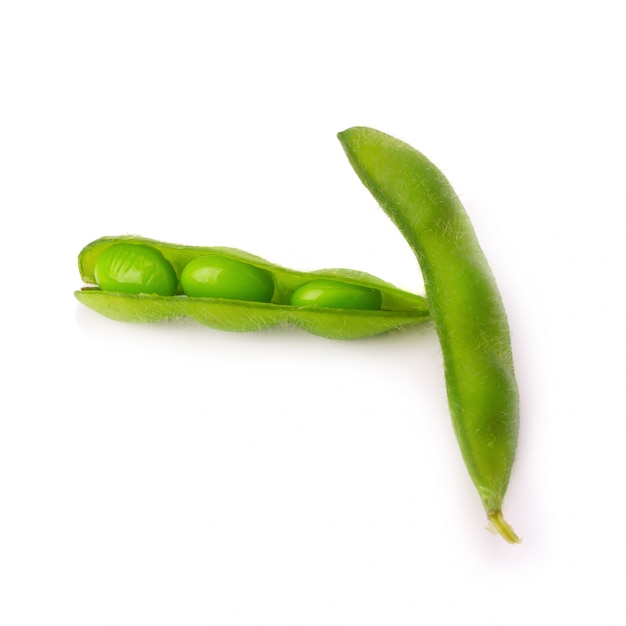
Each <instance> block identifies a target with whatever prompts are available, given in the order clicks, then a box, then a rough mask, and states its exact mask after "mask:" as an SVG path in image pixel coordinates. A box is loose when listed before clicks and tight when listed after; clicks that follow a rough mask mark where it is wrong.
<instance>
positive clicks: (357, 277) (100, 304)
mask: <svg viewBox="0 0 626 626" xmlns="http://www.w3.org/2000/svg"><path fill="white" fill-rule="evenodd" d="M120 244H121V245H125V246H126V245H128V246H144V247H149V248H151V249H154V251H156V252H158V254H159V255H162V256H163V258H165V260H166V261H167V262H168V263H169V264H170V265H171V266H172V267H173V268H174V271H175V272H176V276H178V277H180V276H181V274H182V272H183V270H184V269H185V267H187V266H188V265H190V264H191V263H192V262H194V261H195V260H196V259H199V258H201V257H208V256H220V257H226V258H228V259H230V260H232V261H237V262H241V263H242V264H247V265H248V266H250V267H252V268H254V270H258V271H257V272H255V274H256V275H257V276H258V275H259V272H261V273H266V274H263V275H265V276H268V275H269V276H271V278H272V280H273V283H274V288H273V289H274V295H273V296H272V297H271V301H268V302H260V301H258V300H257V301H246V300H238V299H229V298H226V297H224V296H225V295H226V294H225V293H223V292H222V293H221V295H219V296H216V297H210V296H189V295H184V294H183V290H182V289H181V288H178V289H177V292H176V294H175V295H171V296H161V295H151V294H150V295H148V294H145V293H139V294H137V293H128V292H124V291H122V290H119V291H118V290H115V289H113V290H104V289H102V288H101V287H99V286H98V285H97V281H96V278H95V272H94V270H95V266H96V264H97V262H98V260H99V259H100V257H101V256H102V255H103V254H105V252H106V251H107V250H109V249H110V248H112V247H115V246H118V245H120ZM136 249H137V248H135V250H136ZM192 267H193V266H192ZM78 271H79V273H80V276H81V278H82V280H83V283H84V285H83V287H82V288H81V289H80V290H78V291H75V292H74V295H75V296H76V298H77V300H78V301H79V302H81V303H82V304H84V305H85V306H87V307H89V308H90V309H92V310H93V311H96V312H97V313H99V314H101V315H104V316H106V317H108V318H110V319H113V320H117V321H120V322H130V323H160V322H166V321H169V320H178V319H181V318H186V319H191V320H194V321H196V322H198V323H200V324H203V325H205V326H209V327H211V328H218V329H220V330H226V331H231V332H250V331H256V330H264V329H268V328H273V327H276V326H285V325H292V326H295V327H297V328H301V329H302V330H304V331H306V332H309V333H313V334H315V335H320V336H322V337H327V338H328V339H342V340H347V339H362V338H366V337H372V336H374V335H379V334H381V333H385V332H388V331H391V330H396V329H400V328H408V327H411V326H414V325H417V324H424V323H428V321H429V320H430V318H429V315H428V306H427V302H426V299H425V298H423V297H422V296H418V295H416V294H412V293H409V292H406V291H403V290H401V289H398V288H397V287H394V286H393V285H391V284H390V283H388V282H385V281H383V280H381V279H380V278H376V277H375V276H372V275H371V274H366V273H364V272H359V271H357V270H350V269H339V268H333V269H324V270H318V271H314V272H301V271H298V270H294V269H290V268H287V267H282V266H280V265H277V264H276V263H271V262H269V261H267V260H265V259H262V258H261V257H258V256H256V255H254V254H250V253H249V252H246V251H244V250H238V249H235V248H226V247H221V246H219V247H216V246H189V245H180V244H175V243H168V242H164V241H157V240H155V239H148V238H146V237H139V236H136V235H122V236H114V237H100V238H99V239H96V240H95V241H92V242H90V243H88V244H87V245H86V246H85V247H84V248H83V249H82V250H81V251H80V253H79V255H78ZM188 271H189V270H188ZM240 277H241V275H240ZM319 279H328V280H336V281H339V282H342V283H345V284H349V285H354V286H358V287H365V288H367V289H374V290H376V291H378V292H379V293H380V295H381V306H380V309H376V310H366V309H338V308H329V307H320V306H317V307H316V306H302V307H298V306H292V305H291V304H289V302H290V298H291V296H292V295H293V293H294V292H295V291H296V290H297V289H298V288H299V287H300V286H301V285H303V284H305V283H309V282H311V281H315V280H319ZM267 285H268V287H267V291H266V295H262V296H259V295H258V294H256V296H255V297H256V298H259V299H260V298H267V297H270V296H269V293H270V291H271V285H270V283H269V281H268V282H267ZM112 287H115V286H114V285H113V286H112ZM231 295H233V294H231Z"/></svg>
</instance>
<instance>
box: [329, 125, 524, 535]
mask: <svg viewBox="0 0 626 626" xmlns="http://www.w3.org/2000/svg"><path fill="white" fill-rule="evenodd" d="M338 137H339V140H340V142H341V144H342V146H343V148H344V150H345V152H346V155H347V157H348V159H349V161H350V163H351V165H352V167H353V168H354V170H355V171H356V173H357V174H358V176H359V178H360V179H361V181H362V182H363V184H364V185H365V186H366V187H367V188H368V189H369V191H370V192H371V193H372V195H373V196H374V197H375V198H376V200H377V201H378V202H379V204H380V205H381V207H382V208H383V210H384V211H385V212H386V213H387V215H388V216H389V217H390V218H391V219H392V221H393V222H394V223H395V224H396V226H397V227H398V228H399V229H400V231H401V232H402V234H403V235H404V237H405V238H406V240H407V242H408V243H409V245H410V246H411V248H412V249H413V251H414V253H415V255H416V256H417V259H418V262H419V264H420V267H421V269H422V273H423V276H424V283H425V288H426V296H427V298H428V303H429V309H430V314H431V318H432V320H433V323H434V325H435V328H436V330H437V333H438V336H439V340H440V343H441V349H442V353H443V359H444V369H445V377H446V388H447V395H448V403H449V408H450V412H451V415H452V421H453V425H454V430H455V433H456V436H457V439H458V441H459V445H460V448H461V452H462V455H463V458H464V461H465V464H466V466H467V469H468V471H469V475H470V477H471V478H472V481H473V482H474V485H475V487H476V489H477V490H478V493H479V495H480V498H481V500H482V504H483V507H484V508H485V511H486V513H487V516H488V518H489V520H490V522H491V523H492V525H493V527H495V529H496V530H497V531H498V532H499V533H500V534H501V535H502V536H503V537H504V539H506V540H507V541H509V542H510V543H517V542H519V538H518V537H517V535H516V534H515V532H514V531H513V529H512V528H511V527H510V526H509V524H508V523H507V522H506V521H505V520H504V518H503V515H502V503H503V500H504V496H505V493H506V490H507V487H508V483H509V478H510V475H511V469H512V466H513V460H514V457H515V450H516V447H517V435H518V424H519V408H518V405H519V401H518V388H517V383H516V380H515V373H514V368H513V359H512V353H511V340H510V333H509V325H508V321H507V317H506V314H505V311H504V307H503V305H502V300H501V297H500V293H499V291H498V288H497V286H496V283H495V280H494V277H493V275H492V272H491V270H490V268H489V265H488V264H487V260H486V258H485V255H484V253H483V252H482V250H481V248H480V245H479V244H478V240H477V238H476V235H475V233H474V229H473V227H472V224H471V222H470V220H469V218H468V216H467V213H466V212H465V209H464V208H463V206H462V204H461V202H460V200H459V198H458V197H457V195H456V193H455V192H454V190H453V188H452V186H451V185H450V183H449V182H448V180H447V179H446V177H445V176H444V175H443V173H442V172H441V171H440V170H439V169H438V168H437V167H436V166H435V165H433V164H432V163H431V162H430V161H429V160H428V159H427V158H426V157H425V156H424V155H423V154H421V153H420V152H418V151H417V150H415V149H414V148H412V147H411V146H409V145H407V144H406V143H404V142H402V141H400V140H398V139H396V138H394V137H391V136H390V135H387V134H385V133H382V132H380V131H377V130H374V129H371V128H366V127H354V128H350V129H348V130H346V131H344V132H341V133H339V135H338Z"/></svg>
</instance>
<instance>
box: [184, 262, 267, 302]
mask: <svg viewBox="0 0 626 626" xmlns="http://www.w3.org/2000/svg"><path fill="white" fill-rule="evenodd" d="M180 284H181V286H182V288H183V291H184V292H185V294H186V295H188V296H195V297H198V298H229V299H231V300H248V301H252V302H271V300H272V296H273V295H274V279H273V278H272V274H271V272H268V271H267V270H264V269H261V268H259V267H255V266H254V265H250V264H249V263H242V262H241V261H236V260H235V259H230V258H228V257H226V256H220V255H217V254H213V255H210V256H201V257H198V258H197V259H194V260H193V261H190V262H189V263H187V265H185V268H184V269H183V271H182V273H181V275H180Z"/></svg>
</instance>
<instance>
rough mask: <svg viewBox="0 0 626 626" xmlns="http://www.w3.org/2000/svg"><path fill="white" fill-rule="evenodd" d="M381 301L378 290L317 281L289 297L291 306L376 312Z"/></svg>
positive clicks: (336, 282)
mask: <svg viewBox="0 0 626 626" xmlns="http://www.w3.org/2000/svg"><path fill="white" fill-rule="evenodd" d="M381 300H382V298H381V294H380V291H378V289H372V288H368V287H361V286H359V285H350V284H348V283H342V282H340V281H337V280H324V279H319V280H312V281H310V282H308V283H304V285H300V287H298V289H296V290H295V291H294V292H293V294H292V296H291V305H292V306H319V307H327V308H331V309H360V310H368V311H376V310H378V309H380V305H381Z"/></svg>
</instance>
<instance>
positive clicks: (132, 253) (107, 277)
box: [94, 243, 178, 296]
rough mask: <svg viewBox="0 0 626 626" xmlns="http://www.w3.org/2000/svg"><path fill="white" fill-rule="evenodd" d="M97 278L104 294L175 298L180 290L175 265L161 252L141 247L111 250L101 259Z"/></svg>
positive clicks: (117, 247)
mask: <svg viewBox="0 0 626 626" xmlns="http://www.w3.org/2000/svg"><path fill="white" fill-rule="evenodd" d="M94 278H95V280H96V283H97V284H98V286H99V287H100V288H101V289H102V290H104V291H119V292H122V293H135V294H137V293H148V294H157V295H159V296H173V295H174V294H175V293H176V290H177V288H178V278H176V272H174V268H173V267H172V266H171V264H170V263H169V262H168V261H167V260H166V259H165V257H164V256H163V255H162V254H161V253H160V252H159V251H158V250H155V249H154V248H151V247H150V246H144V245H141V244H135V245H133V244H129V243H118V244H116V245H114V246H111V247H110V248H107V249H106V250H105V251H104V252H103V253H102V254H101V255H100V256H99V257H98V261H97V262H96V265H95V267H94Z"/></svg>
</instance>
